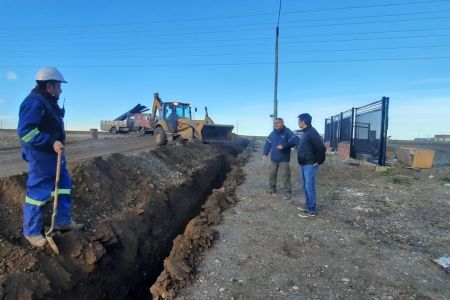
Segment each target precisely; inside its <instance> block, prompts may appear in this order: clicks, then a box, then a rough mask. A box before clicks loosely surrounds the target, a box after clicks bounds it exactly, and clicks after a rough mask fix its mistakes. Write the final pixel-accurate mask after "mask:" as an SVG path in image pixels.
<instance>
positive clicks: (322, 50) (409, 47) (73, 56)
mask: <svg viewBox="0 0 450 300" xmlns="http://www.w3.org/2000/svg"><path fill="white" fill-rule="evenodd" d="M432 48H450V44H444V45H422V46H399V47H375V48H373V47H370V48H339V49H308V50H298V51H281V52H282V53H283V54H284V55H291V54H298V53H328V52H357V51H390V50H392V51H393V50H405V49H432ZM269 54H270V55H271V53H269V52H259V53H255V52H235V53H220V54H217V53H216V54H211V53H203V54H182V55H179V56H178V57H182V58H183V57H223V56H256V55H269ZM3 57H4V58H5V57H6V58H8V57H14V56H9V55H3ZM25 57H27V58H33V57H36V56H33V55H28V56H24V55H20V58H25ZM52 57H54V58H57V57H67V56H65V55H52ZM86 57H89V55H70V58H86ZM114 57H115V58H128V59H131V58H138V59H139V58H160V57H173V55H169V54H162V55H129V54H127V55H119V56H114Z"/></svg>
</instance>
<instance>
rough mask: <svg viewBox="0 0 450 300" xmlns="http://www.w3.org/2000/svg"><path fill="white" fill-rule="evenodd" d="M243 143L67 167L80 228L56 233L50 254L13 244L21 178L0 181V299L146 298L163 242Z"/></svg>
mask: <svg viewBox="0 0 450 300" xmlns="http://www.w3.org/2000/svg"><path fill="white" fill-rule="evenodd" d="M243 146H244V145H243V144H239V145H233V146H230V147H228V148H227V147H219V148H217V147H213V146H209V145H203V144H200V143H189V144H183V143H180V144H171V145H168V146H165V147H162V148H160V149H157V150H154V151H149V152H145V153H140V154H137V155H134V156H130V157H128V156H124V155H120V154H114V155H112V156H109V157H106V158H95V159H90V160H87V161H84V162H82V163H78V164H75V165H72V166H70V168H69V169H70V172H71V174H72V181H73V188H72V199H73V200H72V203H73V216H74V219H75V220H76V221H77V222H82V223H84V225H85V229H86V230H85V231H81V232H65V233H62V232H60V233H57V235H56V236H55V241H56V243H57V244H58V247H59V248H60V252H61V255H59V256H56V255H53V254H52V252H51V250H50V249H49V248H48V247H46V248H44V249H42V250H36V249H33V248H32V247H31V246H29V245H28V243H27V242H26V241H25V240H24V239H23V237H22V234H21V222H22V221H21V206H22V203H23V198H24V191H25V180H26V175H20V176H13V177H9V178H2V179H0V228H1V229H0V265H1V266H2V268H1V269H0V299H16V298H20V299H36V298H37V299H39V298H46V299H62V298H64V299H99V298H115V299H124V298H130V299H133V298H142V297H148V296H149V292H148V287H149V285H150V284H151V282H153V281H154V280H155V279H156V277H157V276H158V275H159V274H160V272H161V270H162V262H163V260H164V258H165V257H166V256H167V255H168V254H169V252H170V249H171V245H172V241H173V239H174V238H175V237H176V236H177V235H178V234H179V233H181V232H183V230H184V228H185V227H186V224H187V223H188V222H189V220H191V219H192V218H194V217H195V216H197V215H198V214H199V212H200V209H201V206H202V205H203V203H204V202H205V199H206V198H207V196H208V195H209V194H210V193H211V191H212V190H213V189H215V188H219V187H220V186H221V185H222V183H223V181H224V179H225V176H226V174H227V172H228V171H229V170H230V167H231V163H232V162H233V161H234V160H235V156H236V154H237V153H239V152H241V151H242V149H243ZM46 220H47V221H48V220H49V218H46ZM47 223H48V222H47ZM44 225H45V224H44Z"/></svg>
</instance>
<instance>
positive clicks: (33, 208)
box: [17, 88, 72, 236]
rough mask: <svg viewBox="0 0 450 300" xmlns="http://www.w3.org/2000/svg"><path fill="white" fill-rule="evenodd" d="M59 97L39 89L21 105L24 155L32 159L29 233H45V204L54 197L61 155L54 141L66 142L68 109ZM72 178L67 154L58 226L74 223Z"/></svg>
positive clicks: (26, 208)
mask: <svg viewBox="0 0 450 300" xmlns="http://www.w3.org/2000/svg"><path fill="white" fill-rule="evenodd" d="M57 101H58V100H57V99H56V98H55V97H53V96H52V95H50V94H49V93H48V92H47V91H45V90H42V89H39V88H35V89H33V90H32V91H31V93H30V94H29V95H28V96H27V97H26V98H25V100H24V101H23V102H22V104H21V105H20V110H19V124H18V126H17V134H18V136H19V139H20V143H21V145H22V157H23V159H24V160H26V161H27V162H28V166H29V169H28V180H27V191H26V197H25V204H24V206H23V233H24V235H25V236H37V235H40V234H42V217H43V213H44V212H43V209H44V207H43V205H44V204H45V203H46V202H47V201H49V200H51V197H52V196H54V189H55V177H56V164H57V157H58V155H57V154H56V152H55V151H54V150H53V143H54V142H55V141H60V142H62V143H63V144H64V143H65V130H64V122H63V117H64V112H63V110H62V109H61V108H60V107H59V106H58V103H57ZM71 186H72V184H71V180H70V176H69V172H68V171H67V167H66V159H65V157H64V155H63V156H62V161H61V174H60V181H59V192H58V210H57V216H56V220H55V227H62V226H64V225H67V224H70V223H71V222H72V220H71V204H70V191H71Z"/></svg>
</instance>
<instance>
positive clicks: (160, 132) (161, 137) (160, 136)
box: [154, 127, 167, 146]
mask: <svg viewBox="0 0 450 300" xmlns="http://www.w3.org/2000/svg"><path fill="white" fill-rule="evenodd" d="M154 135H155V141H156V144H158V146H164V145H165V144H167V136H166V133H165V132H164V129H163V128H162V127H156V129H155V132H154Z"/></svg>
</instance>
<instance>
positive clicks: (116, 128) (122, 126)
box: [100, 113, 153, 134]
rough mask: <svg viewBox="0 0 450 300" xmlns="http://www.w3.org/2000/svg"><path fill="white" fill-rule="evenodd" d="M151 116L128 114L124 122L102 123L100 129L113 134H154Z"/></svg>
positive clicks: (104, 121) (105, 121)
mask: <svg viewBox="0 0 450 300" xmlns="http://www.w3.org/2000/svg"><path fill="white" fill-rule="evenodd" d="M150 117H151V115H150V114H146V113H134V114H128V115H127V117H126V119H124V120H114V121H107V120H102V121H100V129H101V130H103V131H108V132H110V133H112V134H116V133H119V132H139V133H142V134H145V133H150V134H153V127H152V125H151V124H150Z"/></svg>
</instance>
